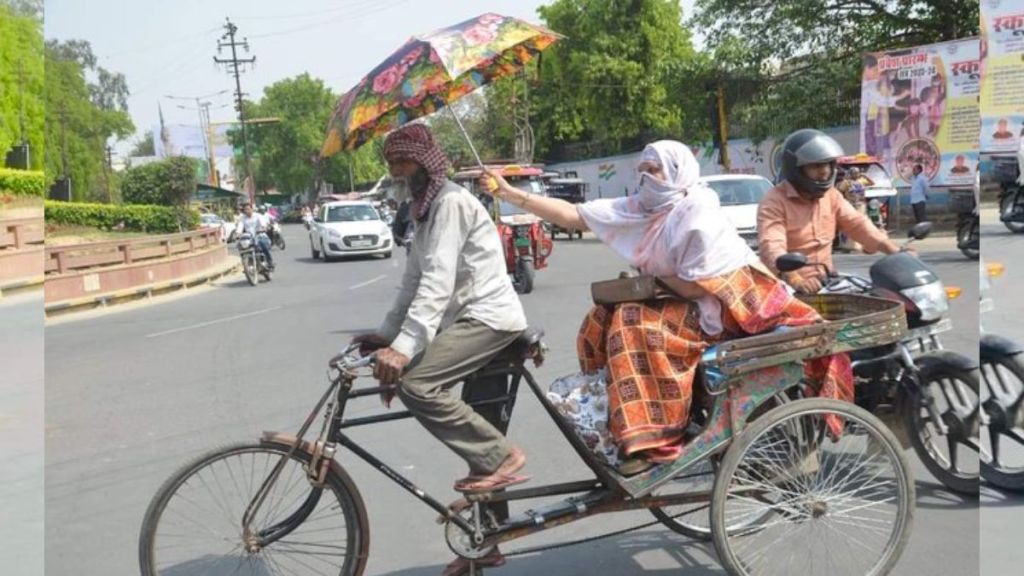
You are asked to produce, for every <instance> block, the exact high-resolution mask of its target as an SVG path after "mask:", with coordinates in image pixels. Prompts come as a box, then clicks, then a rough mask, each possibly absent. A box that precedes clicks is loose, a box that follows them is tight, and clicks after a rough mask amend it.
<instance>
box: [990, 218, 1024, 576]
mask: <svg viewBox="0 0 1024 576" xmlns="http://www.w3.org/2000/svg"><path fill="white" fill-rule="evenodd" d="M981 233H982V239H981V242H982V244H981V248H982V251H983V257H984V259H985V261H986V262H1000V263H1002V264H1004V265H1005V266H1006V273H1005V275H1004V276H1002V277H1001V278H996V279H994V280H993V281H992V287H991V294H990V296H991V297H992V299H993V301H994V303H995V306H996V307H995V310H994V311H993V312H989V313H987V314H985V315H984V316H983V317H982V318H981V321H982V324H983V326H984V328H985V331H986V332H991V333H993V334H998V335H1000V336H1005V337H1007V338H1010V339H1012V340H1015V341H1017V342H1024V324H1021V321H1020V319H1021V318H1024V302H1022V301H1021V299H1019V298H1016V296H1019V295H1020V290H1021V287H1022V286H1024V265H1022V263H1024V259H1022V256H1024V235H1021V234H1016V235H1015V234H1012V233H1011V232H1010V231H1009V230H1007V229H1006V227H1005V226H1003V225H1002V224H1001V223H999V221H998V213H997V212H996V211H994V210H986V211H984V212H982V229H981ZM1014 452H1015V454H1014V456H1015V457H1012V458H1011V459H1008V461H1009V462H1011V463H1012V464H1017V465H1020V464H1021V463H1024V450H1015V451H1014ZM980 516H981V533H980V542H981V567H982V573H983V574H986V575H992V576H996V575H1001V574H1015V573H1019V572H1020V567H1021V566H1022V565H1024V549H1022V548H1021V546H1020V539H1019V538H1018V537H1017V535H1019V534H1020V529H1021V525H1022V523H1024V495H1013V494H1009V493H1005V492H1001V491H998V490H995V489H992V488H990V487H987V486H983V487H982V490H981V515H980Z"/></svg>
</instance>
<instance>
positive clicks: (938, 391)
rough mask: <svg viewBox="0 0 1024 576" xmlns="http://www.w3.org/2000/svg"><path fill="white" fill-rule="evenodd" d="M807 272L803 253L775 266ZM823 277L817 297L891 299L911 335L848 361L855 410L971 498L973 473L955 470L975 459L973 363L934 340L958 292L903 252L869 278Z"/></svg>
mask: <svg viewBox="0 0 1024 576" xmlns="http://www.w3.org/2000/svg"><path fill="white" fill-rule="evenodd" d="M931 229H932V225H931V223H930V222H922V223H920V224H917V225H916V226H914V228H913V229H911V231H910V234H909V240H908V241H907V242H906V243H905V244H904V247H906V246H909V245H910V244H911V243H912V242H914V241H916V240H923V239H924V238H926V237H927V236H928V235H929V233H930V232H931ZM805 266H808V262H807V258H806V256H804V255H803V254H786V255H784V256H782V257H780V258H779V261H778V262H777V263H776V267H777V268H778V269H779V270H780V271H782V272H791V271H795V270H798V269H800V268H803V267H805ZM816 266H821V267H823V268H824V266H822V265H816ZM825 272H826V282H825V286H824V288H822V291H821V292H820V294H844V293H845V294H862V295H868V296H875V297H879V298H886V299H889V300H895V301H897V302H900V303H901V304H903V306H904V309H905V310H906V314H907V326H908V327H909V331H908V332H907V333H906V335H905V336H904V337H903V339H902V340H901V341H900V342H898V343H897V344H893V345H889V346H883V347H880V348H872V349H867V350H862V351H857V352H855V353H853V354H851V360H852V365H853V373H854V378H855V379H856V386H855V388H854V390H855V393H856V399H855V400H856V403H857V404H858V405H859V406H861V407H863V408H865V409H867V410H869V411H872V412H876V411H877V412H890V413H891V414H892V415H893V416H894V417H896V418H897V422H899V423H900V424H901V425H902V427H903V428H904V430H903V431H905V432H906V436H908V437H909V438H906V441H905V443H909V444H910V445H911V446H912V447H913V448H914V451H915V452H916V453H917V455H918V457H919V458H920V459H921V461H922V462H923V463H924V465H925V467H926V468H928V470H929V471H930V472H931V473H932V475H934V476H935V477H936V478H937V479H938V480H939V481H940V482H942V483H943V484H944V485H945V486H946V487H948V488H949V489H951V490H953V491H956V492H960V493H963V494H977V492H978V472H977V471H975V470H973V469H971V468H969V467H968V469H963V468H961V464H963V463H964V461H963V460H961V457H962V456H963V454H962V452H963V451H966V452H970V453H978V452H980V447H979V442H978V426H979V421H978V404H979V402H978V389H979V383H978V375H977V371H978V365H977V363H976V362H975V361H974V360H972V359H971V358H968V357H966V356H963V355H960V354H957V353H954V352H951V351H948V350H943V349H942V344H941V342H940V341H939V338H938V334H940V333H942V332H947V331H950V330H951V329H952V323H951V322H950V321H949V319H947V318H944V316H945V315H946V313H947V312H948V310H949V299H950V296H951V295H957V296H958V295H959V294H958V290H956V289H952V288H951V289H950V290H948V291H947V290H946V288H945V286H943V284H942V282H941V281H940V280H939V278H938V276H936V275H935V273H934V272H933V271H932V270H931V269H930V268H928V266H927V265H925V264H924V263H923V262H922V261H921V260H920V259H918V258H917V257H916V256H914V255H912V254H910V253H909V252H900V253H898V254H891V255H888V256H885V257H884V258H882V259H880V260H879V261H877V262H875V263H874V265H872V266H871V269H870V272H869V274H870V278H865V277H863V276H858V275H855V274H845V273H837V272H834V271H832V270H827V269H826V270H825ZM809 298H815V296H810V297H809ZM971 459H972V457H971V456H968V457H967V458H966V460H971Z"/></svg>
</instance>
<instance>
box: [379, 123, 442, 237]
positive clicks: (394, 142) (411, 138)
mask: <svg viewBox="0 0 1024 576" xmlns="http://www.w3.org/2000/svg"><path fill="white" fill-rule="evenodd" d="M384 158H385V159H387V161H388V162H394V161H396V160H412V161H413V162H415V163H417V164H419V165H420V166H422V167H423V169H424V170H426V172H427V177H428V181H427V189H426V190H425V191H424V192H423V193H420V194H419V195H418V197H415V196H414V198H413V204H412V213H413V217H414V218H415V219H416V220H423V219H424V218H426V217H427V214H428V213H429V212H430V205H431V204H432V203H433V202H434V198H436V197H437V193H438V192H440V191H441V187H442V186H444V181H445V178H446V177H447V173H448V157H447V156H445V154H444V152H443V151H442V150H441V148H440V147H439V146H438V145H437V142H436V141H435V140H434V135H433V134H431V132H430V129H429V128H427V127H426V126H424V125H422V124H409V125H406V126H403V127H401V128H399V129H398V130H395V131H394V132H392V133H391V134H389V135H388V138H387V140H385V141H384ZM417 192H418V191H416V190H414V191H413V193H414V194H415V193H417Z"/></svg>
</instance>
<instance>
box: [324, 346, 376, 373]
mask: <svg viewBox="0 0 1024 576" xmlns="http://www.w3.org/2000/svg"><path fill="white" fill-rule="evenodd" d="M360 347H361V344H359V343H358V342H353V343H352V344H349V345H348V347H347V348H345V350H344V351H342V352H341V354H338V355H337V356H335V357H334V358H331V360H330V362H329V365H330V367H331V368H334V369H335V370H340V371H342V372H352V371H353V370H358V369H360V368H367V367H369V366H372V365H373V364H374V363H375V362H376V361H377V355H376V354H373V353H371V354H367V355H366V356H358V355H357V354H358V352H359V348H360Z"/></svg>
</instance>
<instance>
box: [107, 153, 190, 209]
mask: <svg viewBox="0 0 1024 576" xmlns="http://www.w3.org/2000/svg"><path fill="white" fill-rule="evenodd" d="M195 171H196V168H195V161H194V160H192V159H190V158H185V157H182V156H177V157H174V158H168V159H167V160H163V161H160V162H152V163H149V164H144V165H142V166H138V167H135V168H129V169H128V170H126V171H125V172H124V175H123V176H122V177H121V178H122V182H121V193H122V195H123V197H124V201H125V202H127V203H129V204H155V205H159V206H184V205H186V204H188V202H189V200H191V199H192V196H193V195H194V194H195V191H196V176H195Z"/></svg>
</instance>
